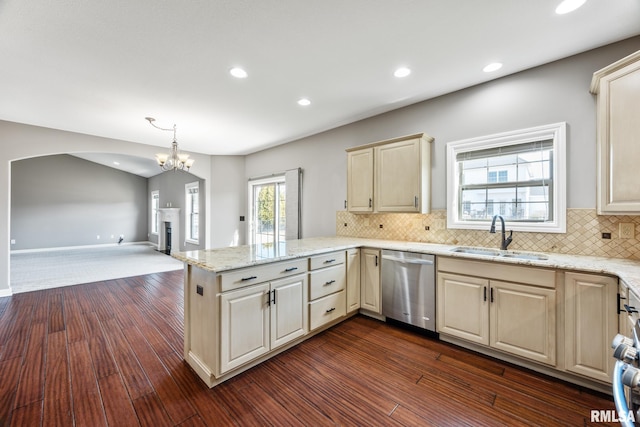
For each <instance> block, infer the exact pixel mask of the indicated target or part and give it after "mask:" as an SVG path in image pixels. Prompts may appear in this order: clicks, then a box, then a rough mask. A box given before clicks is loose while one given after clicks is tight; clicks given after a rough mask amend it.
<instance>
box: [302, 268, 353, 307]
mask: <svg viewBox="0 0 640 427" xmlns="http://www.w3.org/2000/svg"><path fill="white" fill-rule="evenodd" d="M346 276H347V272H346V269H345V265H344V264H341V265H336V266H334V267H327V268H323V269H320V270H316V271H312V272H311V273H309V300H310V301H311V300H314V299H317V298H320V297H323V296H325V295H329V294H332V293H334V292H337V291H341V290H342V289H344V288H345V284H346Z"/></svg>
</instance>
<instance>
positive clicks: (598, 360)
mask: <svg viewBox="0 0 640 427" xmlns="http://www.w3.org/2000/svg"><path fill="white" fill-rule="evenodd" d="M361 248H366V250H367V251H370V250H373V252H371V253H373V254H376V253H377V252H375V251H377V250H381V249H390V250H400V251H409V252H417V253H427V254H432V255H436V260H437V261H436V262H437V264H438V266H439V267H438V270H439V271H438V273H437V274H438V307H437V319H438V321H437V330H438V332H439V333H440V338H441V339H443V340H446V341H450V342H452V343H455V344H458V345H462V346H465V347H468V348H472V349H474V350H477V351H481V352H484V353H486V354H489V355H492V356H494V357H498V358H501V359H505V360H508V361H512V362H514V363H518V364H521V365H524V366H528V367H531V368H532V369H536V370H538V371H541V372H545V373H548V374H551V375H554V376H557V377H560V378H564V379H567V380H569V381H572V382H575V383H579V384H584V385H587V386H590V387H592V388H600V389H604V387H598V386H599V385H601V386H602V385H605V384H606V383H607V381H608V380H609V378H610V375H609V366H610V364H611V363H610V362H612V360H613V358H612V357H611V351H610V349H609V344H610V340H609V339H610V335H611V334H612V333H613V334H614V335H615V333H617V332H618V330H619V325H618V310H617V308H616V303H617V302H618V301H616V300H615V296H616V295H617V294H618V292H619V287H620V289H622V288H624V289H625V290H629V291H631V292H632V293H635V294H637V295H640V262H638V261H632V260H625V259H609V258H598V257H585V256H574V255H565V254H555V253H547V254H539V255H541V256H532V255H534V254H528V253H518V252H516V251H497V250H496V251H483V250H478V251H474V250H465V248H460V247H457V246H452V245H442V244H429V243H414V242H405V241H388V240H376V239H363V238H350V237H319V238H309V239H301V240H292V241H287V242H283V243H280V244H278V245H250V246H239V247H228V248H220V249H208V250H198V251H188V252H178V253H174V254H172V255H173V256H174V257H175V258H177V259H179V260H181V261H183V262H184V263H185V282H184V283H185V299H184V310H185V320H184V324H185V334H184V337H185V346H184V358H185V360H186V361H187V362H188V363H189V365H190V366H191V367H192V368H193V369H194V370H195V372H196V373H197V374H198V375H199V376H200V378H202V380H203V381H205V383H206V384H207V385H208V386H209V387H213V386H215V385H217V384H219V383H220V382H222V381H225V380H227V379H229V378H231V377H233V376H234V375H237V374H239V373H241V372H243V371H245V370H247V369H249V368H250V367H252V366H255V365H257V364H259V363H261V362H262V361H264V360H266V359H268V358H270V357H272V356H274V355H275V354H278V353H280V352H282V351H284V350H286V349H288V348H290V347H292V346H294V345H296V344H297V343H299V342H301V341H303V340H305V339H307V338H309V337H311V336H313V335H315V334H317V333H319V332H321V331H323V330H325V329H327V328H329V327H331V326H333V325H334V324H336V323H338V322H341V321H343V320H345V319H346V318H348V317H349V316H351V315H354V314H356V313H358V309H360V311H362V312H363V313H364V314H368V315H371V316H374V317H378V318H382V317H381V316H380V313H381V311H379V310H376V309H375V308H373V309H371V308H369V306H368V305H364V304H363V306H361V305H360V295H361V287H362V295H364V294H365V292H364V290H365V288H367V287H368V288H370V287H371V286H373V287H375V286H378V287H379V282H377V283H376V282H375V280H374V282H373V283H368V281H369V279H368V277H369V278H370V277H374V278H375V275H376V274H378V275H379V268H378V271H377V272H374V273H373V275H371V274H370V273H367V271H366V270H365V266H366V265H368V264H366V263H365V262H364V256H363V257H362V259H361V256H360V255H361V252H362V253H364V251H365V250H364V249H363V250H362V251H361V250H360V249H361ZM467 249H468V248H467ZM374 256H375V255H374ZM361 261H362V262H361ZM376 261H377V260H376ZM460 261H464V262H462V263H460ZM458 266H462V267H458ZM465 266H467V267H465ZM486 266H489V267H490V268H486ZM376 267H377V262H376ZM367 268H371V267H367ZM456 268H463V269H464V271H455V269H456ZM510 269H511V270H510ZM514 269H516V270H514ZM517 269H528V270H522V271H524V272H525V274H528V273H529V272H533V273H536V272H542V273H550V274H546V276H545V277H551V278H552V279H551V283H542V284H540V287H542V288H545V289H544V292H545V295H550V296H551V298H550V299H547V300H545V301H546V302H545V304H547V305H545V307H547V308H546V309H545V310H547V314H548V316H546V317H544V319H545V320H544V322H545V328H546V329H545V331H543V332H544V334H545V335H544V336H545V337H546V336H547V335H549V334H548V331H551V334H550V335H551V338H547V339H545V340H544V341H545V342H539V341H541V340H540V339H537V340H536V337H533V338H532V340H533V341H532V342H531V343H529V342H517V343H507V344H508V345H505V343H504V342H498V343H493V344H491V343H489V342H488V341H487V342H486V343H485V342H482V341H476V340H475V338H470V337H471V335H469V334H467V332H466V331H465V332H464V333H462V334H461V333H458V332H459V331H460V328H459V327H457V326H456V328H452V327H451V326H452V325H454V326H455V325H456V322H457V321H458V319H457V318H456V317H455V316H453V310H450V312H451V314H452V315H451V316H448V315H447V313H449V311H447V307H448V306H450V305H451V301H447V300H446V299H444V296H445V295H446V292H445V290H446V289H454V288H453V287H451V286H452V283H453V282H451V280H450V279H451V278H452V277H453V278H455V279H456V281H457V282H456V283H459V282H460V281H461V280H462V279H465V278H471V279H473V280H470V282H474V281H476V280H477V279H478V277H477V276H479V275H481V274H485V273H484V271H487V272H489V273H486V274H485V276H486V278H485V276H483V277H482V279H483V280H486V283H487V285H488V286H489V287H491V290H492V295H493V288H494V287H495V289H496V291H497V292H498V294H497V295H496V297H497V298H500V295H499V293H500V291H501V289H502V288H500V287H499V286H497V285H498V284H500V283H502V282H500V281H498V279H500V280H502V281H504V278H503V277H501V276H500V275H499V274H498V273H493V272H495V271H497V272H500V271H505V272H506V273H505V274H507V275H509V274H511V275H514V274H515V275H516V276H519V277H520V278H521V279H520V278H518V277H515V278H513V279H512V281H518V282H526V280H525V279H524V277H523V273H521V271H520V270H517ZM493 274H498V276H492V275H493ZM585 283H587V284H588V286H587V287H586V288H585V291H586V292H592V293H590V294H589V295H590V298H591V303H592V304H596V305H598V304H602V307H604V308H605V310H604V311H605V312H603V313H602V318H601V319H602V323H603V325H602V327H601V328H600V329H598V330H597V331H594V330H589V331H588V335H589V336H588V337H587V336H584V337H582V336H580V334H581V333H583V332H581V331H582V329H581V328H579V327H577V326H576V325H577V324H578V323H580V322H582V321H583V319H582V318H581V317H580V315H581V314H580V313H582V312H583V311H584V309H585V308H586V307H575V301H574V299H573V298H570V297H571V296H572V295H574V294H575V293H576V292H582V291H581V286H582V284H585ZM454 284H455V283H454ZM533 285H534V286H531V288H534V287H536V286H538V284H536V283H533ZM516 289H518V290H519V289H520V288H516ZM522 289H528V288H522ZM377 292H378V293H377V295H379V289H378V290H377ZM509 292H512V289H510V290H509ZM594 292H595V293H594ZM373 295H376V293H375V289H374V292H373ZM600 296H602V298H601V299H602V300H600ZM594 298H595V299H594ZM576 300H577V299H576ZM505 301H506V300H505ZM549 301H550V303H549ZM580 301H582V300H580ZM492 302H493V301H492ZM498 302H499V301H498ZM455 303H456V304H459V303H462V304H464V303H465V302H464V301H455ZM467 303H469V302H468V301H467ZM470 304H475V303H474V302H472V303H470ZM481 304H488V303H487V302H486V300H485V302H484V303H482V302H481ZM550 304H551V305H550ZM496 305H497V304H496ZM378 306H379V304H378ZM372 307H375V305H374V306H372ZM470 307H474V306H473V305H471V306H470ZM363 308H367V309H366V310H363ZM487 309H488V307H487ZM482 310H484V308H482ZM492 310H493V307H492ZM487 312H488V311H487ZM492 313H493V311H492ZM496 313H499V311H498V312H496ZM590 313H591V314H593V313H592V312H590ZM591 314H590V316H591ZM494 315H496V314H495V313H494ZM498 319H499V318H498ZM593 319H600V317H597V316H593ZM510 320H511V319H510ZM510 323H512V322H510ZM623 323H624V322H621V323H620V325H623ZM496 324H499V323H498V322H496V321H495V320H494V321H493V323H492V324H491V328H495V325H496ZM473 326H474V327H475V325H473ZM481 329H482V328H481ZM484 329H487V330H488V326H487V327H486V328H484ZM491 330H492V331H493V332H492V333H493V335H492V339H493V337H495V336H497V335H498V334H499V333H500V330H499V329H491ZM556 332H557V338H556ZM487 333H488V332H487ZM521 335H522V334H518V336H521ZM540 336H543V335H542V334H540V335H539V336H538V338H539V337H540ZM560 338H562V340H561V339H560ZM607 340H609V342H607ZM547 341H549V342H547ZM594 343H595V344H594ZM594 345H596V347H594V350H593V351H588V352H586V353H589V354H588V355H586V356H585V354H584V353H585V351H584V350H585V349H586V348H587V347H588V346H594ZM537 347H540V348H541V350H540V351H537ZM532 349H533V350H532ZM543 350H544V351H543ZM547 353H548V354H547ZM595 353H597V354H595ZM541 354H545V355H547V356H548V357H547V358H541V356H540V355H541Z"/></svg>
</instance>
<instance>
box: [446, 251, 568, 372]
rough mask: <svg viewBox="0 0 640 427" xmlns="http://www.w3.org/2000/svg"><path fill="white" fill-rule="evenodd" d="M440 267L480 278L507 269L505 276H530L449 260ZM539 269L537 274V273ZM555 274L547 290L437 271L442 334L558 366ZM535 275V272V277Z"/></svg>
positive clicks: (546, 276)
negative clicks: (481, 275)
mask: <svg viewBox="0 0 640 427" xmlns="http://www.w3.org/2000/svg"><path fill="white" fill-rule="evenodd" d="M439 264H440V266H441V267H442V266H443V265H444V267H445V268H447V267H446V266H447V265H450V266H452V267H454V268H462V269H464V268H466V269H469V270H470V271H474V270H475V271H476V272H477V273H479V274H481V273H482V272H483V271H485V272H486V273H487V274H493V273H492V272H496V271H499V270H500V268H504V277H505V278H510V277H514V278H515V277H518V276H519V275H521V274H524V275H526V274H527V272H528V270H526V269H524V270H522V271H519V270H518V269H521V267H514V266H506V267H498V268H497V267H496V266H495V264H488V263H474V262H468V261H466V262H465V261H459V260H453V261H451V262H449V261H447V259H445V258H441V259H440V261H439ZM536 271H538V270H536ZM554 276H555V273H553V272H548V273H547V272H544V273H542V275H541V277H540V283H541V284H543V285H544V286H532V285H529V284H521V283H514V282H510V281H505V280H494V279H488V278H485V277H475V276H466V275H460V274H452V273H446V272H439V273H438V288H437V310H436V313H437V325H438V326H437V328H438V332H440V333H441V334H446V335H451V336H454V337H458V338H462V339H464V340H467V341H471V342H473V343H476V344H481V345H485V346H490V347H492V348H495V349H499V350H501V351H504V352H507V353H510V354H514V355H517V356H521V357H524V358H527V359H529V360H534V361H537V362H541V363H544V364H547V365H551V366H555V365H556V290H555V282H554V280H553V277H554ZM531 277H534V278H535V277H536V274H533V275H531Z"/></svg>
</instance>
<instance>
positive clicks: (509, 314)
mask: <svg viewBox="0 0 640 427" xmlns="http://www.w3.org/2000/svg"><path fill="white" fill-rule="evenodd" d="M491 293H492V297H493V302H492V303H491V305H490V307H491V308H490V324H491V331H490V337H491V346H492V347H495V348H498V349H500V350H504V351H507V352H509V353H513V354H516V355H519V356H523V357H526V358H528V359H532V360H536V361H538V362H542V363H546V364H548V365H552V366H555V364H556V291H555V290H554V289H544V288H536V287H533V286H526V285H519V284H515V283H507V282H498V281H491Z"/></svg>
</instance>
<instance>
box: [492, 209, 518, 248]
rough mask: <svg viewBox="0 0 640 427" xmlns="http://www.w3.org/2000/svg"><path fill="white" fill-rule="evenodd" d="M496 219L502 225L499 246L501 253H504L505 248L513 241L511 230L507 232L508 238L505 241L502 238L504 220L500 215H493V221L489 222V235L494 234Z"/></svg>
mask: <svg viewBox="0 0 640 427" xmlns="http://www.w3.org/2000/svg"><path fill="white" fill-rule="evenodd" d="M496 218H500V223H501V224H502V243H501V244H500V249H502V250H503V251H506V250H507V247H509V244H510V243H511V241H512V240H513V230H510V231H509V237H507V238H506V239H505V238H504V218H502V215H494V216H493V220H492V221H491V230H489V233H495V232H496Z"/></svg>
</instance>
